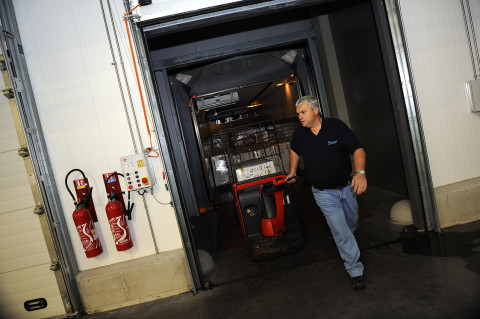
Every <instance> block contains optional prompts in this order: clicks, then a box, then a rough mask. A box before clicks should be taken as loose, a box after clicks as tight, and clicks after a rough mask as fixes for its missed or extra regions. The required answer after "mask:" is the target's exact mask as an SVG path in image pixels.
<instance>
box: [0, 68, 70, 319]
mask: <svg viewBox="0 0 480 319" xmlns="http://www.w3.org/2000/svg"><path fill="white" fill-rule="evenodd" d="M0 88H2V89H3V88H5V84H4V82H3V78H2V77H0ZM19 148H20V145H19V142H18V137H17V133H16V130H15V126H14V122H13V119H12V114H11V111H10V105H9V102H8V100H7V99H6V98H5V97H4V96H3V95H2V96H0V256H2V257H1V259H0V287H1V288H0V317H2V318H40V317H42V318H45V317H50V316H55V315H62V314H65V309H64V307H63V303H62V299H61V297H60V292H59V289H58V286H57V281H56V280H55V275H54V273H53V271H50V269H49V268H50V257H49V254H48V251H47V246H46V244H45V240H44V238H43V232H42V229H41V226H40V222H39V220H38V216H37V215H35V214H34V213H33V209H34V207H35V202H34V199H33V195H32V191H31V188H30V183H29V178H28V176H27V172H26V170H25V164H24V163H23V158H21V157H20V156H19V155H18V153H17V152H18V149H19ZM37 298H45V299H46V300H47V304H48V305H47V308H45V309H40V310H37V311H33V312H27V311H26V310H25V308H24V306H23V303H24V302H25V301H27V300H32V299H37Z"/></svg>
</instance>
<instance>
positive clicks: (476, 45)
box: [466, 0, 480, 78]
mask: <svg viewBox="0 0 480 319" xmlns="http://www.w3.org/2000/svg"><path fill="white" fill-rule="evenodd" d="M466 2H467V11H468V18H469V20H470V29H471V30H472V38H473V46H474V47H475V53H476V54H477V66H478V71H479V72H478V73H477V78H478V77H480V54H479V53H478V44H477V37H476V36H475V26H474V24H473V18H472V11H470V0H466Z"/></svg>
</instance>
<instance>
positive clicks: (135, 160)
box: [120, 153, 155, 191]
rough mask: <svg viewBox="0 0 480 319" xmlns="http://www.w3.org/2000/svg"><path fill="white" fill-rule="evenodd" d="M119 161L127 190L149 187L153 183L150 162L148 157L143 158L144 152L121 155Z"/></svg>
mask: <svg viewBox="0 0 480 319" xmlns="http://www.w3.org/2000/svg"><path fill="white" fill-rule="evenodd" d="M120 162H121V163H122V168H123V175H125V180H126V182H127V189H128V190H129V191H136V190H139V189H143V188H150V187H152V186H153V185H154V184H155V178H154V177H153V174H152V169H151V164H150V162H149V158H145V154H143V153H140V154H134V155H129V156H123V157H121V158H120Z"/></svg>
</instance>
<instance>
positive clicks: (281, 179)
mask: <svg viewBox="0 0 480 319" xmlns="http://www.w3.org/2000/svg"><path fill="white" fill-rule="evenodd" d="M294 185H295V183H287V182H286V180H285V174H277V175H273V176H268V177H264V178H260V179H257V180H253V181H246V182H245V183H234V184H232V187H233V191H234V196H235V203H236V207H237V213H238V217H239V219H240V224H241V228H242V233H243V235H244V238H245V240H246V242H247V246H248V250H249V255H250V258H251V259H252V260H257V261H261V260H267V259H271V258H274V257H277V256H281V255H285V254H289V253H292V252H295V251H298V250H300V249H303V248H304V247H305V240H304V235H303V231H302V229H301V227H300V225H299V223H298V219H297V216H296V211H295V203H294V198H293V189H292V188H293V186H294Z"/></svg>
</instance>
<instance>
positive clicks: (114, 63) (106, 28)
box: [99, 0, 137, 153]
mask: <svg viewBox="0 0 480 319" xmlns="http://www.w3.org/2000/svg"><path fill="white" fill-rule="evenodd" d="M99 1H100V7H101V9H102V16H103V23H104V24H105V31H106V33H107V38H108V44H109V46H110V53H111V55H112V60H113V63H112V64H113V66H114V67H115V75H116V76H117V82H118V88H119V89H120V96H121V97H122V102H123V108H124V110H125V116H126V118H127V123H128V129H129V130H130V137H131V138H132V143H133V148H134V150H135V153H137V144H136V143H135V137H134V135H133V129H132V125H131V123H130V117H129V116H128V110H127V103H126V102H125V94H124V93H123V88H122V83H121V82H120V75H119V73H118V66H117V61H116V59H115V54H114V52H113V46H112V41H111V38H110V32H109V31H108V25H107V18H106V17H105V9H104V7H103V2H102V0H99Z"/></svg>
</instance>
